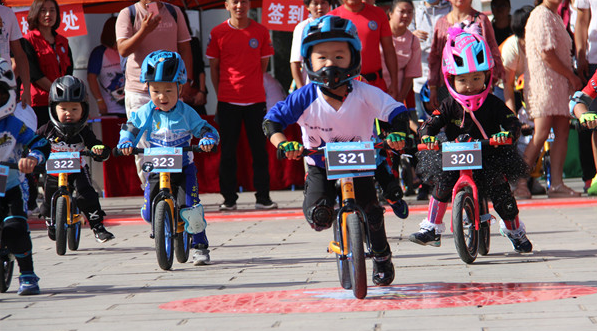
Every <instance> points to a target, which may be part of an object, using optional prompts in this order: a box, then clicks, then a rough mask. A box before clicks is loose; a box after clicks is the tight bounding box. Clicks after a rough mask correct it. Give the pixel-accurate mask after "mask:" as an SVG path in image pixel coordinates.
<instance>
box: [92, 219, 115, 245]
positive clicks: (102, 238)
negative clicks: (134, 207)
mask: <svg viewBox="0 0 597 331" xmlns="http://www.w3.org/2000/svg"><path fill="white" fill-rule="evenodd" d="M93 233H94V234H95V241H97V242H98V243H105V242H106V241H108V240H112V239H114V235H113V234H112V233H110V232H108V230H106V228H105V227H104V225H103V224H101V223H100V224H98V225H96V226H94V227H93Z"/></svg>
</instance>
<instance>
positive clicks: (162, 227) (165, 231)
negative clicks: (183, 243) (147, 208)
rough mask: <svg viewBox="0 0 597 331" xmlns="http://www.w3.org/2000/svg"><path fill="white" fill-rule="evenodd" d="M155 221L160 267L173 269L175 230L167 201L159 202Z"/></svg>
mask: <svg viewBox="0 0 597 331" xmlns="http://www.w3.org/2000/svg"><path fill="white" fill-rule="evenodd" d="M153 221H154V224H153V227H154V235H155V253H156V256H157V259H158V265H159V266H160V268H162V269H163V270H168V269H170V268H172V262H173V261H174V249H173V246H174V231H173V230H174V229H173V228H172V213H171V212H170V206H169V205H168V203H167V202H166V201H164V200H162V201H159V202H158V204H157V205H156V207H155V213H154V215H153Z"/></svg>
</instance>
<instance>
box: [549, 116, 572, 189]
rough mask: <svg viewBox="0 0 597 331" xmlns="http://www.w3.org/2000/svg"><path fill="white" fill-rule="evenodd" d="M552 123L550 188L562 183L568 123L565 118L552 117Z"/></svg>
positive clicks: (568, 130) (566, 149)
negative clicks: (553, 134) (553, 136)
mask: <svg viewBox="0 0 597 331" xmlns="http://www.w3.org/2000/svg"><path fill="white" fill-rule="evenodd" d="M552 123H553V124H552V125H553V132H554V133H555V138H554V141H553V142H552V144H551V148H550V152H549V153H550V160H551V183H552V186H554V187H558V186H559V185H561V184H562V183H563V180H562V175H563V173H564V162H565V161H566V152H567V151H568V135H569V133H570V124H569V123H570V122H569V119H568V117H566V116H554V117H553V121H552Z"/></svg>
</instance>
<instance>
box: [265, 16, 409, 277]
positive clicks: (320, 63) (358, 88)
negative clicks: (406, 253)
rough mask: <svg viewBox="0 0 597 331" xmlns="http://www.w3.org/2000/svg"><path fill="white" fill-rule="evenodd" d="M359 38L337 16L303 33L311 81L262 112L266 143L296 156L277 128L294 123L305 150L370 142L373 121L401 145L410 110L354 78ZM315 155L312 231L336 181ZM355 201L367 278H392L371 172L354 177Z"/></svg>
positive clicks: (308, 186)
mask: <svg viewBox="0 0 597 331" xmlns="http://www.w3.org/2000/svg"><path fill="white" fill-rule="evenodd" d="M360 51H361V42H360V40H359V37H358V36H357V30H356V26H355V25H354V24H353V23H352V22H351V21H349V20H346V19H343V18H340V17H337V16H323V17H321V18H319V19H316V20H315V21H313V22H311V23H310V24H309V25H307V27H305V29H304V32H303V43H302V47H301V55H302V56H303V59H304V61H305V69H306V70H307V73H308V75H309V78H310V80H311V83H309V84H307V85H305V86H303V87H302V88H301V89H299V90H297V91H295V92H294V93H292V94H291V95H290V96H288V98H287V99H286V100H285V101H283V102H279V103H278V104H276V106H274V107H273V108H272V109H270V111H269V112H268V113H267V114H266V116H265V119H264V121H263V129H264V132H265V134H266V135H267V137H268V138H269V139H270V141H271V143H272V144H273V145H274V146H277V148H278V149H279V150H281V151H283V152H284V153H285V155H286V157H287V158H289V159H299V158H300V156H301V153H302V151H303V149H304V148H303V145H301V144H300V143H299V142H296V141H287V139H286V136H285V135H284V134H283V129H284V128H285V127H286V126H288V125H290V124H292V123H299V125H301V128H302V132H303V142H302V143H303V144H304V145H305V147H306V148H318V147H321V146H324V145H325V144H326V143H327V142H340V141H372V140H373V137H372V135H373V132H372V130H371V127H372V125H373V122H374V120H375V118H379V119H381V120H383V121H387V122H389V123H390V124H391V125H392V130H391V132H390V133H389V134H388V136H387V139H386V141H387V142H388V144H389V145H390V147H391V148H392V149H395V150H399V149H402V148H403V147H404V142H405V139H404V138H405V137H406V134H405V132H406V130H407V128H408V112H407V110H406V107H404V105H403V104H401V103H399V102H397V101H395V100H394V99H393V98H392V97H391V96H389V95H388V94H386V93H384V92H383V91H382V90H380V89H379V88H377V87H374V86H371V85H368V84H366V83H363V82H360V81H356V80H354V78H355V77H357V76H359V74H360V69H361V55H360ZM323 162H324V161H323V160H322V158H321V157H308V158H307V164H308V173H307V178H306V181H305V200H304V202H303V213H304V214H305V217H306V219H307V221H308V222H309V224H310V225H311V227H312V228H313V229H315V230H316V231H321V230H323V229H327V228H329V227H330V226H331V225H332V222H333V220H334V216H333V215H334V204H335V198H336V189H335V181H334V180H327V177H326V171H325V166H324V163H323ZM354 183H355V192H356V202H357V204H358V205H359V206H360V207H361V208H363V210H364V211H365V213H366V214H367V219H368V221H369V231H370V235H371V246H372V251H373V254H374V257H373V262H374V263H373V282H374V283H375V284H376V285H380V286H384V285H390V284H391V283H392V281H393V280H394V265H393V264H392V252H391V250H390V246H389V244H388V240H387V237H386V231H385V226H384V216H383V213H384V209H383V208H382V207H381V206H380V205H379V201H378V200H377V194H376V191H375V186H374V184H373V180H372V177H357V178H355V179H354Z"/></svg>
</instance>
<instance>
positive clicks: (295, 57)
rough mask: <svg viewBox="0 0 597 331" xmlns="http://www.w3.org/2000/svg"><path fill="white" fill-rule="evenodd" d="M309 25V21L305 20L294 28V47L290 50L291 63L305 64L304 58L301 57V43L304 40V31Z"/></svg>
mask: <svg viewBox="0 0 597 331" xmlns="http://www.w3.org/2000/svg"><path fill="white" fill-rule="evenodd" d="M307 23H308V20H304V21H302V22H300V23H299V24H297V25H296V26H295V27H294V32H293V33H292V46H291V48H290V63H292V62H303V57H302V56H301V43H302V39H303V30H304V29H305V26H306V25H307Z"/></svg>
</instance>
